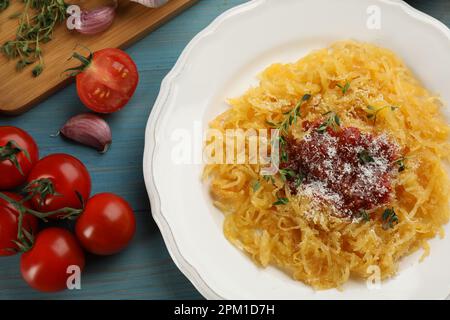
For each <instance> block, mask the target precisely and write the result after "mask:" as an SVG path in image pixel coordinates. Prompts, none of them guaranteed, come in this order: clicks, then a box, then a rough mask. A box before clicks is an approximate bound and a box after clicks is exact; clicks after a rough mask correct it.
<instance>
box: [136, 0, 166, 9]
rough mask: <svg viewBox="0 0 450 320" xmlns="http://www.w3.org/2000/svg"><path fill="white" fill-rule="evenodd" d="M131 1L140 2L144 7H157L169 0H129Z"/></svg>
mask: <svg viewBox="0 0 450 320" xmlns="http://www.w3.org/2000/svg"><path fill="white" fill-rule="evenodd" d="M131 1H133V2H137V3H140V4H142V5H144V6H146V7H150V8H158V7H161V6H162V5H164V4H166V3H167V2H168V1H169V0H131Z"/></svg>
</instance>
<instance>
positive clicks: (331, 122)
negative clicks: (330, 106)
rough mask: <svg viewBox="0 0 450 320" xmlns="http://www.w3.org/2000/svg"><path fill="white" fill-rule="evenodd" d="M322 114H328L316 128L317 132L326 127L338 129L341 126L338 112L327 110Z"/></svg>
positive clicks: (324, 129)
mask: <svg viewBox="0 0 450 320" xmlns="http://www.w3.org/2000/svg"><path fill="white" fill-rule="evenodd" d="M323 116H328V117H327V119H326V120H325V121H324V122H322V123H321V125H320V126H319V127H318V128H317V129H316V131H317V132H319V133H324V132H325V131H327V129H328V128H332V129H333V130H334V131H337V130H339V128H340V127H341V119H340V118H339V116H338V114H337V113H336V112H334V111H328V112H326V113H324V114H323Z"/></svg>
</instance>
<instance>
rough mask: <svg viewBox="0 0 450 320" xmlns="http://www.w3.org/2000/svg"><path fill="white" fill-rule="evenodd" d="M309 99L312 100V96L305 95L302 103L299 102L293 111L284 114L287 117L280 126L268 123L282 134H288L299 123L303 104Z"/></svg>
mask: <svg viewBox="0 0 450 320" xmlns="http://www.w3.org/2000/svg"><path fill="white" fill-rule="evenodd" d="M309 99H311V95H310V94H304V95H303V97H302V98H301V99H300V101H298V102H297V104H296V105H295V107H294V108H293V109H292V110H290V111H287V112H284V113H283V114H284V115H285V118H284V120H283V121H281V122H280V123H278V124H275V123H273V122H270V121H267V123H268V124H269V125H270V126H272V127H274V128H277V129H279V130H280V131H281V133H284V134H287V133H288V130H289V127H290V126H292V125H293V124H296V123H297V119H298V118H299V117H300V112H301V106H302V105H303V103H305V102H306V101H308V100H309Z"/></svg>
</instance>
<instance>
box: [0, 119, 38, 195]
mask: <svg viewBox="0 0 450 320" xmlns="http://www.w3.org/2000/svg"><path fill="white" fill-rule="evenodd" d="M38 160H39V151H38V147H37V145H36V142H35V141H34V140H33V138H32V137H31V136H30V135H29V134H28V133H26V132H25V131H23V130H22V129H19V128H16V127H10V126H2V127H0V190H7V189H12V188H15V187H18V186H20V185H21V184H23V183H24V182H25V180H26V178H27V176H28V173H29V172H30V170H31V168H32V167H33V165H34V164H35V163H36V162H37V161H38Z"/></svg>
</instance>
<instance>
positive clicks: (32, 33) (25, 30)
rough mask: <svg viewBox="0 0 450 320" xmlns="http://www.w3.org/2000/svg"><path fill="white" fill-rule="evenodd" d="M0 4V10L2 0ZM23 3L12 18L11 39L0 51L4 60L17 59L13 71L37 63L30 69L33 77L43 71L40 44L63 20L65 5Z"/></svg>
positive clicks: (59, 0)
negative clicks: (15, 23)
mask: <svg viewBox="0 0 450 320" xmlns="http://www.w3.org/2000/svg"><path fill="white" fill-rule="evenodd" d="M0 1H1V2H0V7H1V6H2V4H3V3H4V2H5V0H0ZM23 2H24V4H25V8H24V9H23V11H22V12H20V13H17V14H15V15H13V16H12V17H16V18H18V19H19V26H18V28H17V31H16V36H15V39H14V40H10V41H7V42H5V43H4V44H3V45H2V46H1V47H0V50H1V52H2V53H3V55H4V56H6V57H7V58H8V59H18V61H17V63H16V69H17V70H22V69H23V68H25V67H26V66H28V65H31V64H34V63H35V62H38V64H36V65H35V67H34V68H33V69H32V74H33V76H35V77H37V76H39V75H40V74H41V73H42V71H43V68H44V60H43V57H42V48H41V44H43V43H46V42H48V41H50V40H51V39H52V37H53V30H54V29H55V27H56V26H57V25H58V24H59V23H61V22H63V21H64V20H65V18H66V9H67V4H66V3H65V2H64V0H23ZM6 3H8V1H7V0H6Z"/></svg>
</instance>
